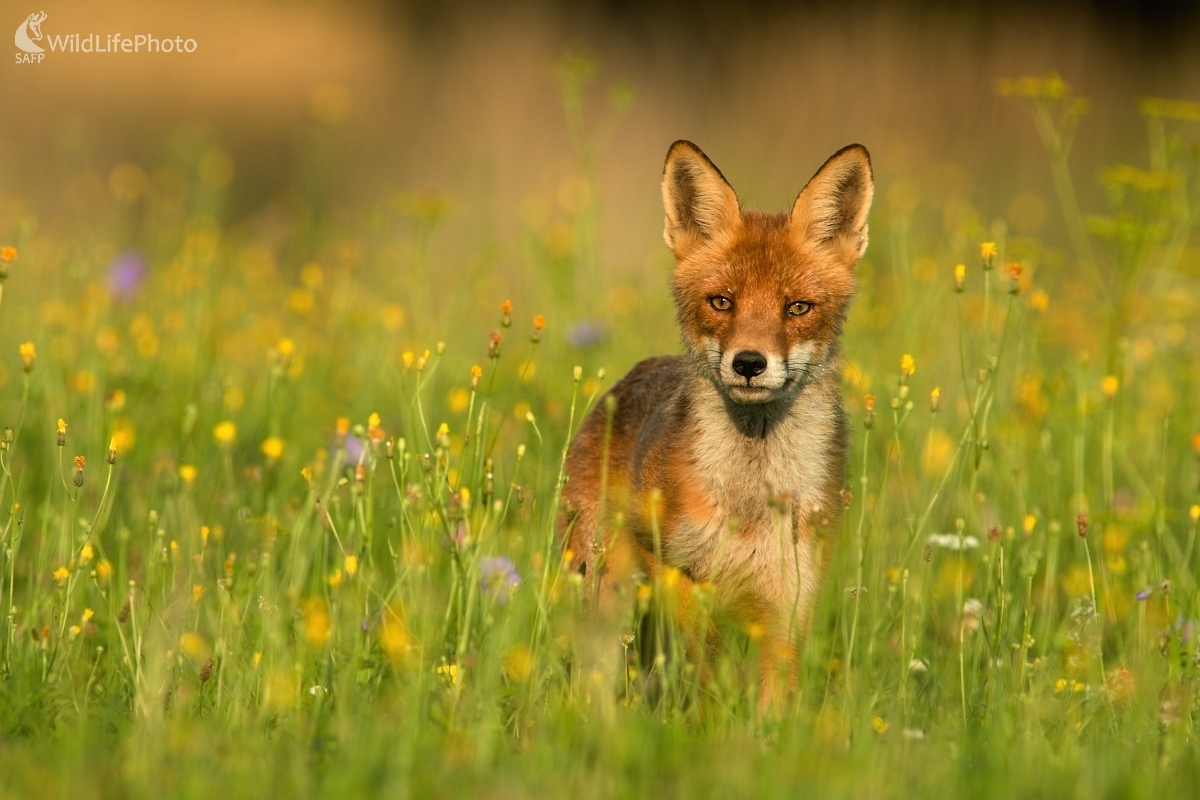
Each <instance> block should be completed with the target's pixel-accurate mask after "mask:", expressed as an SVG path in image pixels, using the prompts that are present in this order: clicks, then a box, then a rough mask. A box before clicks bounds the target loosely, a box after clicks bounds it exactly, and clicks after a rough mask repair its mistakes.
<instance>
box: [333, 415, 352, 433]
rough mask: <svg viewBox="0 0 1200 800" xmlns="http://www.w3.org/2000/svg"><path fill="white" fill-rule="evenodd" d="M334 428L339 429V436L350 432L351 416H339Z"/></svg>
mask: <svg viewBox="0 0 1200 800" xmlns="http://www.w3.org/2000/svg"><path fill="white" fill-rule="evenodd" d="M334 430H336V431H337V435H338V436H345V435H346V434H347V433H349V432H350V420H349V418H347V417H338V418H337V422H336V423H334Z"/></svg>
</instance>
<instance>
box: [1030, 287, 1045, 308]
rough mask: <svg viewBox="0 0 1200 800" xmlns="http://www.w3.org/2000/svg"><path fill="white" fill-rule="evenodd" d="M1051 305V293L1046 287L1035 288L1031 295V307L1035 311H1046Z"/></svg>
mask: <svg viewBox="0 0 1200 800" xmlns="http://www.w3.org/2000/svg"><path fill="white" fill-rule="evenodd" d="M1049 305H1050V295H1048V294H1047V293H1046V290H1045V289H1034V290H1033V294H1031V295H1029V307H1030V308H1032V309H1033V310H1034V311H1045V310H1046V307H1047V306H1049Z"/></svg>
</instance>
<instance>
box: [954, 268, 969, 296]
mask: <svg viewBox="0 0 1200 800" xmlns="http://www.w3.org/2000/svg"><path fill="white" fill-rule="evenodd" d="M966 282H967V265H966V264H955V265H954V291H956V292H961V291H962V290H963V286H964V285H966Z"/></svg>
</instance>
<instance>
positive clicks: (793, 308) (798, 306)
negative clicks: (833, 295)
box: [787, 300, 813, 317]
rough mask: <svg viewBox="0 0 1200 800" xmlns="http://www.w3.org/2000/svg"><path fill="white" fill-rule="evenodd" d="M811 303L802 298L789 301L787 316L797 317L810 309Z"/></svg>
mask: <svg viewBox="0 0 1200 800" xmlns="http://www.w3.org/2000/svg"><path fill="white" fill-rule="evenodd" d="M812 307H813V304H812V303H806V302H804V301H803V300H797V301H796V302H794V303H789V304H788V307H787V313H788V316H789V317H799V316H802V315H804V314H807V313H808V312H809V311H812Z"/></svg>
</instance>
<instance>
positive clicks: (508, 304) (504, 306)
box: [500, 300, 513, 316]
mask: <svg viewBox="0 0 1200 800" xmlns="http://www.w3.org/2000/svg"><path fill="white" fill-rule="evenodd" d="M512 310H513V304H512V300H505V301H504V302H503V303H501V304H500V313H501V314H504V315H506V316H507V315H508V314H511V313H512Z"/></svg>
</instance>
